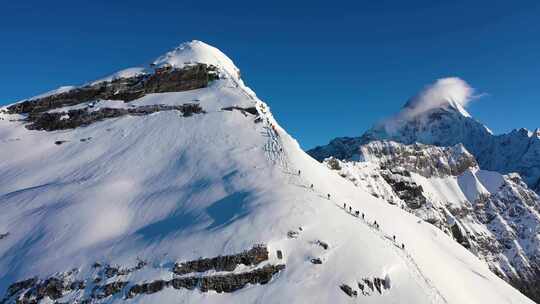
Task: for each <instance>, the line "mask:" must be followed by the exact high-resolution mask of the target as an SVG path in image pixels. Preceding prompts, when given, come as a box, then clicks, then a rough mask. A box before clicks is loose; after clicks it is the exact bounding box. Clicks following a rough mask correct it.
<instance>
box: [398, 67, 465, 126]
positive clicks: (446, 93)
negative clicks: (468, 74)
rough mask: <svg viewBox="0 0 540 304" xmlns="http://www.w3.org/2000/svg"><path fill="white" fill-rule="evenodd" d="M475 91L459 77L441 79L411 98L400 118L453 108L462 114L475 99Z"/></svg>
mask: <svg viewBox="0 0 540 304" xmlns="http://www.w3.org/2000/svg"><path fill="white" fill-rule="evenodd" d="M473 93H474V89H473V88H471V86H469V84H467V82H465V81H464V80H463V79H460V78H458V77H448V78H441V79H438V80H437V81H435V83H433V84H430V85H428V86H426V87H425V88H424V89H423V90H422V91H420V93H418V94H417V95H416V96H414V97H413V98H411V99H410V100H409V101H408V102H407V104H406V105H405V108H404V109H403V111H402V112H401V113H400V114H401V115H400V116H402V117H400V118H405V119H408V118H414V117H415V116H417V115H419V114H422V113H424V112H427V111H429V110H432V109H437V108H442V107H447V106H453V107H454V108H456V109H457V110H459V111H460V112H461V113H462V114H464V115H466V116H469V114H468V113H467V112H466V111H465V109H464V108H465V107H466V106H467V104H468V103H469V102H470V101H471V100H472V99H473Z"/></svg>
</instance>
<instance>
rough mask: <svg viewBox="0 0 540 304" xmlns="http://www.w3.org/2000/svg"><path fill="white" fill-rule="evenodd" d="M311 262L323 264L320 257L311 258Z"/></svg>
mask: <svg viewBox="0 0 540 304" xmlns="http://www.w3.org/2000/svg"><path fill="white" fill-rule="evenodd" d="M311 264H315V265H321V264H322V260H321V259H320V258H313V259H311Z"/></svg>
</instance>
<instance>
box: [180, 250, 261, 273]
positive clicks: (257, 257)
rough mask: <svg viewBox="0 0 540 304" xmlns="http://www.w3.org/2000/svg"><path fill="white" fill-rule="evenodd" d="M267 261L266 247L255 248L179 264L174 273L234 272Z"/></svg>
mask: <svg viewBox="0 0 540 304" xmlns="http://www.w3.org/2000/svg"><path fill="white" fill-rule="evenodd" d="M266 260H268V249H266V247H264V246H255V247H253V248H251V249H250V250H247V251H244V252H242V253H239V254H233V255H225V256H218V257H214V258H209V259H200V260H195V261H188V262H183V263H179V264H178V263H177V264H175V265H174V269H173V272H174V273H176V274H179V275H182V274H188V273H194V272H205V271H208V270H215V271H233V270H234V269H236V266H238V265H240V264H242V265H246V266H254V265H258V264H259V263H261V262H263V261H266Z"/></svg>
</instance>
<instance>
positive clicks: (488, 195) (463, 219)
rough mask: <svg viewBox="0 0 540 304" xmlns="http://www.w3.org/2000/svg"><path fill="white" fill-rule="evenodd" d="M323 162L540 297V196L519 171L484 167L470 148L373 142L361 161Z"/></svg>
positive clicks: (525, 291)
mask: <svg viewBox="0 0 540 304" xmlns="http://www.w3.org/2000/svg"><path fill="white" fill-rule="evenodd" d="M324 163H325V164H326V165H327V166H328V167H329V168H330V169H333V170H337V172H338V174H339V175H340V176H342V177H345V178H346V179H348V180H350V181H351V182H353V183H354V184H355V185H356V186H358V187H360V188H362V189H364V190H366V191H367V192H369V193H371V194H372V195H374V196H375V197H378V198H382V199H384V200H386V201H387V202H389V203H390V204H393V205H396V206H399V207H401V208H402V209H404V210H406V211H408V212H410V213H413V214H415V215H416V216H418V217H419V218H421V219H423V220H425V221H426V222H429V223H431V224H433V225H434V226H436V227H438V228H439V229H441V230H442V231H444V232H445V233H446V234H448V235H449V236H451V237H452V238H454V239H455V240H456V242H458V243H460V244H462V245H463V246H464V247H465V248H467V249H469V250H470V251H471V252H472V253H474V254H475V255H477V256H478V257H479V258H480V259H482V260H483V261H485V262H486V263H487V264H488V265H489V267H490V269H492V271H493V272H494V273H496V274H497V275H499V276H500V277H502V278H504V279H505V280H507V281H508V282H511V283H512V284H513V285H514V286H516V287H518V288H519V289H520V290H522V291H523V292H524V293H525V294H527V295H529V296H530V297H531V298H533V299H538V298H539V296H540V294H539V290H538V288H537V287H536V286H538V278H539V276H540V214H539V212H540V197H539V196H538V195H537V194H536V193H535V192H534V191H532V190H530V189H529V188H528V187H527V185H526V184H525V183H524V182H523V181H522V180H521V178H520V176H519V175H518V174H509V175H502V174H500V173H497V172H493V171H485V170H481V169H480V168H479V167H478V165H477V162H476V159H475V158H474V156H472V155H471V154H470V153H469V152H468V151H467V150H466V149H465V148H464V147H463V145H461V144H460V145H456V146H453V147H437V146H428V145H423V144H414V145H404V144H401V143H397V142H391V141H373V142H371V143H369V144H366V145H364V146H362V147H361V157H360V159H359V160H358V161H353V160H348V161H341V160H339V159H336V158H328V159H326V160H325V161H324Z"/></svg>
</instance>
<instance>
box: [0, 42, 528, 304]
mask: <svg viewBox="0 0 540 304" xmlns="http://www.w3.org/2000/svg"><path fill="white" fill-rule="evenodd" d="M0 145H1V149H0V172H1V174H0V208H1V210H2V212H0V293H1V296H0V297H2V298H0V299H1V300H0V302H1V303H52V302H56V303H124V302H126V303H201V302H204V303H349V302H357V301H361V302H364V303H532V301H531V300H529V299H528V298H526V297H525V296H523V295H522V294H521V293H519V292H518V291H517V290H516V289H514V288H513V287H511V286H510V285H508V284H507V283H506V282H504V281H503V280H501V279H500V278H498V277H497V276H496V275H495V274H493V273H492V272H491V271H490V270H489V268H488V267H487V265H486V264H485V263H483V262H482V261H480V260H479V259H478V258H477V257H476V256H475V255H473V254H471V253H470V252H469V251H468V250H466V249H465V248H464V247H463V246H461V245H459V244H457V243H456V242H454V241H453V240H452V238H450V237H449V236H448V235H447V234H445V233H444V232H443V231H441V230H440V229H438V228H436V227H435V226H432V225H429V224H427V223H425V222H423V221H419V220H418V218H417V217H416V216H414V215H412V214H410V213H408V212H406V211H407V210H404V209H401V208H400V207H399V206H398V205H391V204H387V203H385V202H384V200H383V199H381V198H376V197H374V196H373V195H371V194H369V193H368V192H366V191H364V190H363V189H361V188H359V187H355V186H354V184H353V183H351V182H350V181H348V180H346V179H343V178H342V177H340V176H339V175H338V174H335V172H333V171H332V170H331V169H328V168H327V166H326V165H324V164H321V163H319V162H317V161H315V160H313V159H312V158H311V157H309V156H308V155H307V154H306V153H305V152H303V151H302V150H301V149H300V147H299V145H298V144H297V142H296V141H295V140H294V139H293V138H291V137H290V136H289V135H288V134H287V132H286V131H285V130H284V129H282V128H281V127H280V126H279V124H278V123H277V122H276V120H275V119H274V118H273V116H272V114H271V112H270V109H269V107H268V106H267V105H266V104H265V103H264V102H262V101H261V100H259V99H258V98H257V97H256V95H255V94H254V93H253V92H252V91H251V90H250V89H249V88H247V87H246V86H245V85H244V83H243V81H242V80H241V79H240V73H239V70H238V69H237V68H236V66H235V65H234V64H233V63H232V61H231V60H230V59H229V58H228V57H227V56H225V55H224V54H223V53H222V52H220V51H219V50H217V49H216V48H214V47H211V46H209V45H207V44H205V43H202V42H199V41H193V42H189V43H184V44H182V45H181V46H179V47H178V48H176V49H175V50H173V51H171V52H169V53H167V54H166V55H164V56H161V57H159V58H158V60H156V61H155V62H154V63H152V64H151V65H150V66H148V67H140V68H137V67H135V68H130V69H128V70H123V71H121V72H118V73H115V74H113V75H111V76H108V77H104V78H103V79H101V80H99V81H93V82H88V83H87V84H85V85H82V86H77V87H64V88H61V89H58V90H55V91H52V92H49V93H47V94H43V95H41V96H38V97H35V98H31V99H29V100H24V101H20V102H18V103H15V104H12V105H9V106H6V107H4V108H2V111H1V113H0ZM356 211H358V213H356Z"/></svg>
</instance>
